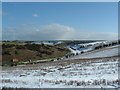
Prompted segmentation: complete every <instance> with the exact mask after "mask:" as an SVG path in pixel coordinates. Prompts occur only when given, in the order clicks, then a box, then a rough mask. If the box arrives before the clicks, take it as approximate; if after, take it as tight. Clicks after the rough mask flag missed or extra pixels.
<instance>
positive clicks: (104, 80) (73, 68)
mask: <svg viewBox="0 0 120 90" xmlns="http://www.w3.org/2000/svg"><path fill="white" fill-rule="evenodd" d="M1 74H2V82H3V83H0V86H3V87H18V88H21V87H23V88H95V87H97V88H101V87H104V88H106V87H107V88H115V87H117V84H118V58H113V59H100V60H95V61H92V60H90V61H87V62H82V63H71V64H61V65H52V66H49V65H48V66H37V67H25V68H22V67H18V68H15V69H14V70H4V71H2V73H1Z"/></svg>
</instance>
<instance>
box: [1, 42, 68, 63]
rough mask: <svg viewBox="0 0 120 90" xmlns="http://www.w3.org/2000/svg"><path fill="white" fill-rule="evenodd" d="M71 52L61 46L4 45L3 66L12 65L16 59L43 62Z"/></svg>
mask: <svg viewBox="0 0 120 90" xmlns="http://www.w3.org/2000/svg"><path fill="white" fill-rule="evenodd" d="M68 52H69V50H68V49H66V48H64V47H59V46H53V45H45V44H15V43H13V44H9V43H3V44H2V65H5V64H7V65H10V63H11V60H12V59H14V58H17V59H20V60H22V61H28V60H41V59H47V58H55V57H62V56H64V55H65V54H67V53H68Z"/></svg>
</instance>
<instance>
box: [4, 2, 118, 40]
mask: <svg viewBox="0 0 120 90" xmlns="http://www.w3.org/2000/svg"><path fill="white" fill-rule="evenodd" d="M2 31H3V32H2V35H3V36H2V37H3V40H83V39H84V40H97V39H99V40H101V39H102V40H103V39H104V40H113V39H117V38H118V3H117V2H16V3H15V2H3V3H2Z"/></svg>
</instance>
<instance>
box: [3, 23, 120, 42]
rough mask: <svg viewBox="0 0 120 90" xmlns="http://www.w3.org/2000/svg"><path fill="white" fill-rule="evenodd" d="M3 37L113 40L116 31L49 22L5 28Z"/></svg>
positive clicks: (116, 34)
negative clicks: (83, 29)
mask: <svg viewBox="0 0 120 90" xmlns="http://www.w3.org/2000/svg"><path fill="white" fill-rule="evenodd" d="M3 39H11V40H16V39H17V40H71V39H72V40H76V39H77V40H83V39H84V40H85V39H86V40H91V39H92V40H97V39H99V40H101V39H104V40H114V39H118V33H113V32H83V31H82V32H81V31H80V30H75V29H74V28H72V27H69V26H65V25H60V24H50V25H45V26H42V27H36V28H31V27H28V26H23V27H22V28H20V27H19V28H7V29H5V30H3Z"/></svg>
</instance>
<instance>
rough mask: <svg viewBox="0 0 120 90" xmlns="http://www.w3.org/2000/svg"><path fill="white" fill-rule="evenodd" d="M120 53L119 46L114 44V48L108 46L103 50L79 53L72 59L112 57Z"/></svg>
mask: <svg viewBox="0 0 120 90" xmlns="http://www.w3.org/2000/svg"><path fill="white" fill-rule="evenodd" d="M74 52H75V51H74ZM118 54H119V53H118V48H117V47H115V46H114V48H111V49H109V48H107V49H103V50H96V51H92V52H88V53H84V54H79V55H77V56H74V57H71V59H81V58H99V57H111V56H118Z"/></svg>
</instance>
